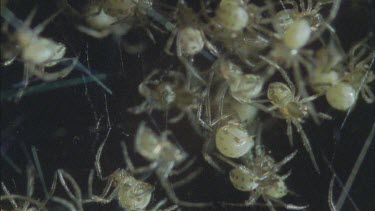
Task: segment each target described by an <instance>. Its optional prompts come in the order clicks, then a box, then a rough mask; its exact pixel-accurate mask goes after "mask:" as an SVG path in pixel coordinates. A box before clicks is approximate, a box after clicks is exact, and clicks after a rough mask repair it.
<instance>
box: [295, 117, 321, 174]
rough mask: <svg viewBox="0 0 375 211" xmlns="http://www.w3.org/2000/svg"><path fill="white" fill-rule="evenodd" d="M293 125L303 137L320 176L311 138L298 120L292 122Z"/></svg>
mask: <svg viewBox="0 0 375 211" xmlns="http://www.w3.org/2000/svg"><path fill="white" fill-rule="evenodd" d="M292 123H293V124H294V126H295V127H296V128H297V131H298V133H299V134H300V135H301V138H302V143H303V146H304V147H305V149H306V151H307V152H308V153H309V156H310V159H311V162H312V164H313V165H314V168H315V170H316V171H317V173H318V174H320V170H319V167H318V164H317V162H316V160H315V156H314V153H313V150H312V147H311V145H310V141H309V138H307V136H306V134H305V131H304V130H303V128H302V125H301V124H300V123H299V122H298V121H297V120H292Z"/></svg>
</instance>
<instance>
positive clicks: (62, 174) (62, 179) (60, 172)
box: [57, 169, 83, 211]
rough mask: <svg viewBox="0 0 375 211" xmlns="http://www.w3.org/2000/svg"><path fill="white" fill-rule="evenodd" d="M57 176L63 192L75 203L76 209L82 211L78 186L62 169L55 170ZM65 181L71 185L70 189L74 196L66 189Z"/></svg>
mask: <svg viewBox="0 0 375 211" xmlns="http://www.w3.org/2000/svg"><path fill="white" fill-rule="evenodd" d="M57 176H58V178H59V180H60V183H61V185H62V186H63V188H64V189H65V192H66V193H67V194H68V196H69V197H70V199H72V200H73V201H74V202H75V203H76V205H77V207H78V210H80V211H82V210H83V206H82V193H81V189H80V187H79V186H78V184H77V182H76V181H75V179H74V178H73V177H72V176H71V175H70V174H69V173H67V172H65V171H64V170H62V169H59V170H57ZM65 179H66V180H68V181H69V182H70V184H71V185H72V188H73V190H74V194H73V193H72V191H71V190H70V188H69V187H68V185H67V183H66V180H65Z"/></svg>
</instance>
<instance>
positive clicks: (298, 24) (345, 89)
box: [0, 0, 375, 210]
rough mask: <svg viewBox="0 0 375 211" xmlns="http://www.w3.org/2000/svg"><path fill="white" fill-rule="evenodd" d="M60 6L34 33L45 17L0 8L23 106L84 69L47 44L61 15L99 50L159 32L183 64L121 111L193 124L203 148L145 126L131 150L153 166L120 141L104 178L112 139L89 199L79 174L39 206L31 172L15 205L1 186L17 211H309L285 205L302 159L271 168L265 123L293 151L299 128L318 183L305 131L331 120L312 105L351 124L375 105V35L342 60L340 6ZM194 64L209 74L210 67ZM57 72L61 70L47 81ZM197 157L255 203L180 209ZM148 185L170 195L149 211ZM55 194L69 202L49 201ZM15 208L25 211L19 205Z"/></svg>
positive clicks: (6, 51)
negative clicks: (227, 210) (139, 161)
mask: <svg viewBox="0 0 375 211" xmlns="http://www.w3.org/2000/svg"><path fill="white" fill-rule="evenodd" d="M56 2H57V5H58V6H59V7H60V8H61V9H60V10H58V11H56V12H55V13H53V15H51V16H50V17H49V18H48V19H46V20H45V21H43V22H42V23H40V24H38V25H36V26H35V27H32V24H33V23H32V20H33V17H34V16H35V15H36V14H37V13H38V12H40V11H41V9H38V10H36V9H34V10H32V12H30V14H29V15H28V16H27V17H26V18H25V20H24V21H21V19H20V18H18V17H17V16H16V15H15V12H16V11H12V10H11V9H10V8H11V7H10V6H9V8H8V7H7V6H8V4H9V5H10V3H9V2H7V1H1V3H2V5H1V16H2V18H3V19H4V21H3V23H2V35H4V36H5V38H4V42H2V43H1V58H2V63H3V65H5V66H9V65H12V64H13V63H14V62H20V63H23V65H24V73H23V88H21V89H20V91H19V93H18V97H19V98H21V97H22V94H23V90H24V89H26V88H27V86H28V85H29V82H30V79H31V78H32V77H35V78H37V79H39V80H42V81H45V82H48V81H54V80H57V79H60V78H64V77H67V76H68V75H69V74H70V73H71V72H72V71H73V70H74V69H75V68H76V66H77V64H78V63H79V58H78V57H72V58H67V57H65V54H66V51H67V50H69V49H67V46H66V44H63V43H61V42H58V41H55V40H53V39H52V38H47V37H45V36H44V35H43V31H44V30H45V29H46V28H47V27H48V25H49V24H50V23H51V22H52V21H53V20H54V19H55V18H56V17H57V16H62V15H64V16H65V17H66V18H67V20H70V21H72V25H74V27H75V28H76V29H77V30H78V31H79V32H81V33H83V34H85V35H87V36H89V37H92V38H94V39H98V40H100V39H104V38H105V37H108V36H112V37H113V38H114V39H115V41H118V42H121V39H123V38H122V37H123V36H125V35H126V34H127V33H128V32H130V31H132V30H134V29H142V30H141V31H142V32H144V33H146V34H147V37H148V38H149V39H150V40H151V41H152V42H154V43H155V42H158V41H159V40H157V39H156V38H155V36H154V35H155V34H156V33H157V34H158V35H159V34H161V35H165V37H166V38H167V39H166V43H165V45H164V48H162V50H161V51H162V53H164V54H165V55H166V56H169V57H170V58H174V57H176V59H177V61H178V65H177V66H176V67H173V68H169V69H168V70H162V69H160V68H157V67H155V68H154V69H152V70H149V71H148V75H147V76H146V77H145V78H144V79H143V81H139V86H138V92H139V94H140V95H141V96H142V97H143V98H144V101H143V102H140V104H139V105H134V106H132V107H129V108H125V109H126V112H129V115H142V114H144V113H146V114H148V115H151V114H152V113H153V112H158V113H162V114H165V115H166V116H167V117H168V118H167V123H166V124H171V125H172V124H176V125H177V124H180V123H181V122H184V121H188V122H189V123H190V126H191V128H192V130H193V131H194V133H196V134H197V135H198V136H199V137H201V139H202V140H203V142H202V144H201V146H202V147H201V152H199V153H196V154H194V155H191V154H190V153H188V152H186V151H185V150H184V149H183V148H182V147H181V146H180V144H179V143H178V140H177V141H176V140H174V139H175V138H174V135H173V132H172V131H170V130H167V129H166V130H165V131H163V132H160V133H157V132H155V131H154V130H153V129H152V128H151V127H150V126H149V124H148V123H146V122H144V121H142V122H141V123H139V124H138V129H137V131H136V132H134V134H135V136H134V143H133V145H134V151H135V152H136V153H137V154H139V155H140V156H141V157H142V158H143V159H144V161H145V162H148V163H149V164H147V165H146V166H143V167H136V166H134V164H133V162H132V161H131V157H130V155H129V153H128V147H127V145H128V143H124V142H121V147H122V153H123V155H124V160H125V163H126V168H119V169H117V170H115V171H113V173H112V174H110V175H109V176H107V177H103V176H102V170H101V164H100V159H101V156H102V151H103V148H104V146H105V143H106V142H107V138H106V139H105V140H104V141H103V142H102V144H101V145H100V146H99V148H98V149H97V153H96V156H95V162H94V166H95V170H92V171H91V172H90V174H89V176H88V190H87V193H84V194H83V193H82V189H81V187H80V185H79V184H78V183H77V182H76V180H75V179H74V175H71V174H69V173H68V172H67V171H66V170H63V169H59V170H57V171H56V173H55V176H54V180H53V184H52V187H51V191H50V193H49V194H47V195H46V198H45V199H44V200H42V201H41V200H37V199H34V198H33V196H32V194H33V183H34V182H33V181H34V174H35V172H34V171H35V170H34V169H33V168H32V167H28V171H27V172H28V175H27V177H28V186H27V187H28V190H27V195H26V196H21V195H17V194H12V193H11V192H10V191H9V190H8V188H7V187H6V186H5V184H4V183H2V190H3V193H2V195H1V198H0V200H1V201H2V203H3V201H8V202H9V204H10V205H11V206H12V207H13V208H14V209H15V210H39V209H47V204H48V202H50V201H52V202H55V203H59V204H61V205H63V206H64V207H65V208H66V209H69V210H84V207H85V206H86V205H87V204H107V203H110V202H112V201H114V200H117V202H118V204H119V206H120V207H121V208H123V209H124V210H176V209H183V208H184V207H195V208H207V207H211V206H215V205H217V204H219V205H220V206H224V207H233V206H246V207H248V206H258V205H259V204H261V205H263V206H266V207H268V209H269V210H276V208H275V207H276V206H281V207H284V208H286V209H288V210H304V209H307V208H308V207H309V205H307V204H304V205H295V204H294V203H293V204H292V203H286V202H284V201H283V200H282V198H284V197H285V196H286V195H288V193H290V192H291V191H290V190H289V189H288V187H287V181H286V180H287V178H288V176H289V175H290V174H291V173H290V172H289V173H286V174H281V173H280V170H281V168H282V167H283V166H284V165H285V164H287V163H288V162H289V161H291V160H292V159H293V158H294V157H295V155H296V154H297V150H295V151H294V152H292V153H289V154H286V155H285V157H284V159H282V160H281V161H276V160H275V159H274V158H273V155H272V154H271V153H270V151H269V150H267V146H265V144H263V143H262V140H261V132H262V131H264V130H272V128H267V127H268V126H267V125H266V124H262V122H266V120H268V119H281V120H285V122H286V135H283V134H282V135H280V139H287V140H289V143H290V145H291V146H292V147H294V141H293V139H294V135H293V127H295V129H296V130H297V133H298V134H299V135H300V138H299V139H301V141H302V144H303V147H304V148H305V151H306V152H307V154H308V156H309V158H310V160H311V163H312V165H311V168H314V169H315V171H316V173H318V174H319V173H320V166H319V165H318V162H317V161H316V156H315V154H314V151H315V149H314V148H313V147H312V144H311V143H310V142H311V140H310V139H309V134H308V133H306V132H305V131H304V128H303V123H305V122H306V121H310V119H312V121H314V122H315V123H316V124H321V120H327V121H329V120H331V119H332V117H331V116H330V115H328V114H325V113H322V112H321V111H320V109H321V108H319V110H317V108H315V105H314V101H315V100H322V101H323V102H324V100H323V98H324V97H325V99H326V100H325V101H326V102H325V103H326V105H328V106H329V107H330V108H332V109H335V110H337V111H340V112H347V114H348V115H349V113H350V112H351V110H352V109H353V108H354V106H355V104H356V102H357V101H358V100H362V99H361V98H363V100H364V101H365V102H366V103H368V104H370V103H373V102H374V101H375V96H374V93H373V92H372V90H371V83H372V82H373V81H374V80H375V74H374V71H373V63H374V60H375V49H374V46H372V45H371V40H373V39H374V35H373V34H372V33H369V34H368V35H367V36H366V37H365V38H363V39H362V40H359V41H358V42H357V43H355V44H354V45H352V47H351V48H350V49H349V50H347V51H345V50H344V49H343V47H342V46H341V43H340V38H339V37H340V36H339V35H338V34H336V31H335V29H334V26H333V25H332V22H333V21H334V19H335V17H336V16H337V13H338V12H339V9H340V6H341V0H277V1H276V0H265V1H246V0H221V1H219V0H218V1H203V0H201V1H199V3H192V2H188V1H185V0H177V2H175V4H172V3H170V2H165V1H162V0H94V1H86V2H85V3H84V4H82V5H81V6H80V7H77V5H76V4H73V3H72V1H68V0H58V1H56ZM9 25H10V26H11V27H10V26H9ZM124 46H125V45H124ZM126 47H131V46H125V48H126ZM143 51H147V49H143V48H142V49H138V50H136V53H137V54H142V53H143ZM126 52H130V50H129V51H126ZM197 60H204V61H205V63H206V64H208V65H206V67H205V68H203V67H201V66H202V65H201V64H200V63H199V62H196V61H197ZM58 64H60V65H58ZM61 65H64V66H65V67H63V68H62V69H60V70H58V71H47V70H49V69H52V68H56V67H57V66H61ZM207 66H208V68H207ZM130 74H131V73H130ZM360 96H361V98H360ZM170 113H173V114H176V115H175V116H171V115H170ZM192 141H197V140H192ZM278 141H279V140H278ZM306 152H304V151H303V150H300V151H299V153H306ZM196 157H202V158H203V159H204V160H205V161H206V162H207V164H208V165H207V166H206V168H212V169H213V170H215V171H218V172H220V173H222V174H223V175H225V178H223V180H226V181H230V183H231V185H232V186H233V191H235V190H237V191H242V192H248V193H249V195H250V196H249V198H248V199H247V200H246V201H244V202H243V203H235V202H227V201H226V202H213V201H204V202H194V201H189V200H185V199H181V198H180V197H179V196H178V194H177V193H176V192H175V188H176V186H184V185H185V184H187V183H189V182H191V181H192V180H193V179H195V178H196V177H198V176H199V174H200V173H201V168H198V169H197V170H192V171H191V172H189V174H188V175H187V176H185V178H183V179H182V180H181V181H179V182H175V183H172V182H171V180H170V177H172V176H174V175H180V174H181V173H183V172H186V171H187V170H188V169H190V167H191V166H192V165H193V164H194V163H195V158H196ZM225 165H227V166H229V167H230V169H229V170H227V169H226V167H225ZM145 174H146V175H150V174H154V175H155V177H156V178H157V183H159V184H160V186H161V187H162V189H163V190H164V191H165V195H166V198H165V199H163V200H161V201H160V202H158V203H155V204H154V205H150V204H151V201H152V200H151V199H152V197H153V192H154V190H155V185H154V184H152V183H151V182H148V181H147V179H148V178H142V177H143V175H145ZM95 175H96V177H97V178H98V179H99V180H100V181H102V182H105V183H106V185H105V187H104V190H103V191H102V192H101V193H100V194H99V195H96V194H95V193H94V190H93V187H94V179H95ZM59 184H60V185H61V187H62V189H63V192H64V193H65V194H66V196H67V198H61V197H60V196H54V192H55V189H56V187H57V186H58V185H59ZM176 184H178V185H176ZM18 201H23V205H22V206H21V205H19V204H17V203H16V202H18ZM166 204H169V205H168V206H166ZM296 204H298V203H296ZM163 207H164V208H163Z"/></svg>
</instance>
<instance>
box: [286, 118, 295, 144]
mask: <svg viewBox="0 0 375 211" xmlns="http://www.w3.org/2000/svg"><path fill="white" fill-rule="evenodd" d="M286 124H287V128H286V134H287V135H288V139H289V144H290V146H291V147H293V146H294V144H293V128H292V121H291V120H286Z"/></svg>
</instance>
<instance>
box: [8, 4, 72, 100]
mask: <svg viewBox="0 0 375 211" xmlns="http://www.w3.org/2000/svg"><path fill="white" fill-rule="evenodd" d="M35 13H36V10H35V9H34V10H33V11H31V13H30V14H29V16H28V17H27V18H26V20H25V21H24V22H22V21H21V20H19V19H17V17H15V16H14V14H13V13H12V12H11V11H10V10H8V9H7V8H2V11H1V16H2V17H3V18H4V19H5V20H6V22H7V23H6V24H4V25H3V27H2V31H3V33H5V34H6V35H7V41H8V42H7V43H5V44H2V45H1V56H2V59H3V60H5V62H4V63H3V64H4V65H6V66H7V65H10V64H12V63H13V62H14V61H15V60H16V59H17V58H19V59H20V60H21V61H22V62H23V63H24V74H23V79H24V80H23V83H24V87H26V86H27V85H28V84H29V79H30V77H32V76H35V77H37V78H38V79H41V80H43V81H54V80H56V79H59V78H63V77H65V76H67V75H68V74H69V73H70V72H71V71H72V70H73V68H74V67H75V65H76V64H77V63H78V60H77V59H76V58H64V55H65V52H66V47H65V45H64V44H62V43H58V42H55V41H53V40H52V39H49V38H44V37H41V36H39V34H40V33H41V32H42V31H43V30H44V28H45V27H46V26H47V25H48V24H49V23H50V22H51V21H52V20H53V19H54V18H55V17H56V16H57V15H58V14H59V13H60V11H58V12H56V13H54V14H53V15H52V16H51V17H49V18H48V19H46V20H45V21H43V22H42V23H40V24H39V25H37V26H36V27H35V28H34V29H31V28H30V25H31V21H32V19H33V17H34V15H35ZM8 24H11V25H12V26H13V27H14V28H15V31H14V32H13V33H10V32H9V31H8ZM65 62H71V64H70V65H68V66H67V67H65V68H63V69H61V70H59V71H55V72H46V71H45V69H46V68H49V67H53V66H56V65H57V64H59V63H65ZM21 94H22V93H21ZM21 94H20V95H21Z"/></svg>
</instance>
